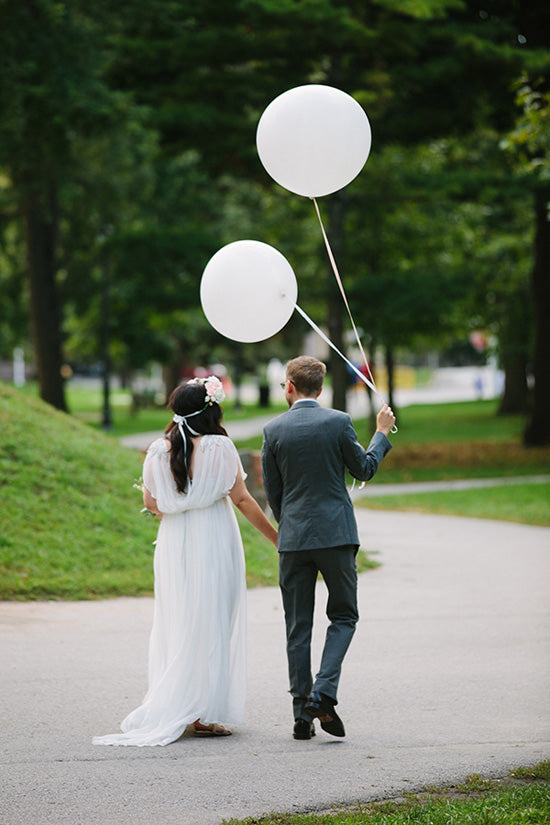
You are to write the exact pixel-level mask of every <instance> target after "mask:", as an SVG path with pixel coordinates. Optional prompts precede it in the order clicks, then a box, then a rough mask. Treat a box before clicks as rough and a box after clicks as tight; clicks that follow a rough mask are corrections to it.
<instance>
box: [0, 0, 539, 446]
mask: <svg viewBox="0 0 550 825" xmlns="http://www.w3.org/2000/svg"><path fill="white" fill-rule="evenodd" d="M549 41H550V6H549V5H548V2H547V0H530V2H521V0H487V2H484V0H377V2H346V1H345V0H235V1H234V2H231V3H229V2H225V0H201V2H198V3H197V2H187V0H146V1H145V0H126V2H123V3H112V2H108V0H95V2H94V3H88V2H83V0H70V1H69V2H67V1H66V0H65V1H64V0H55V2H54V0H25V2H21V0H1V2H0V53H1V54H2V61H1V64H0V95H1V103H2V113H3V114H2V119H1V120H0V294H1V300H0V379H1V380H3V381H5V382H10V383H15V385H16V386H17V387H19V388H20V389H21V390H22V391H24V392H29V393H33V392H34V393H36V394H38V395H40V397H41V398H42V399H43V400H44V401H47V402H48V403H49V404H51V405H53V406H54V407H57V408H58V409H61V410H66V411H71V412H79V411H80V412H81V413H82V415H83V416H84V417H86V416H88V418H89V419H90V421H95V422H98V424H99V426H102V427H103V428H104V429H106V430H110V429H112V428H113V426H114V424H115V423H116V418H117V410H121V409H124V410H125V411H126V412H128V413H129V414H131V415H134V416H139V415H141V414H142V411H143V410H154V409H158V408H159V407H160V408H162V407H163V406H164V404H165V403H166V398H167V396H168V394H169V393H170V391H171V390H172V389H173V387H174V386H176V385H177V383H178V382H179V381H180V380H182V378H184V377H190V376H193V375H201V374H209V373H210V372H214V373H215V374H217V375H219V376H220V377H221V378H222V379H223V380H224V383H225V386H226V389H227V392H228V399H229V403H230V404H233V405H234V406H235V407H236V408H237V409H238V408H239V406H241V405H246V404H248V403H254V404H257V405H258V406H259V407H266V408H267V407H269V406H270V405H271V404H272V403H273V401H274V397H275V396H274V393H276V391H277V388H278V382H279V381H280V377H281V371H282V370H283V364H284V361H285V359H287V358H289V357H292V356H294V355H296V354H299V353H308V354H312V355H316V356H318V357H321V358H323V359H327V361H328V362H329V382H328V383H329V387H328V389H329V392H330V395H329V396H328V400H329V401H330V402H331V403H332V404H333V405H334V406H336V407H338V408H340V409H346V408H349V409H350V411H352V412H355V406H354V405H357V404H359V405H360V406H361V409H362V410H364V409H365V406H364V405H365V404H366V403H367V401H368V399H367V395H366V392H365V390H364V388H363V387H362V386H360V387H359V388H358V387H357V386H356V381H355V380H354V376H353V373H351V374H350V371H349V368H347V367H346V365H345V363H344V362H343V361H342V360H341V359H340V358H339V357H338V356H331V354H329V352H328V351H327V350H326V348H325V347H324V345H323V343H322V341H321V340H320V339H319V338H318V337H316V336H315V335H314V334H311V333H310V332H309V331H308V328H307V327H306V325H305V324H304V321H303V320H302V319H301V318H300V317H298V316H296V315H295V316H293V317H292V318H291V320H290V321H289V323H288V324H287V325H286V327H285V328H284V329H283V330H282V331H281V332H280V333H278V334H277V335H276V336H274V337H273V338H271V339H269V340H267V341H265V342H262V343H260V344H239V343H236V342H232V341H229V340H227V339H225V338H222V337H221V336H220V335H218V334H217V333H216V332H215V331H214V330H213V329H212V328H211V327H210V325H209V324H208V322H207V321H206V319H205V317H204V315H203V312H202V310H201V307H200V300H199V284H200V278H201V275H202V272H203V270H204V267H205V265H206V263H207V262H208V260H209V259H210V257H211V256H212V255H213V254H214V252H216V250H217V249H219V248H220V247H221V246H222V245H223V244H226V243H229V242H230V241H233V240H237V239H241V238H252V239H257V240H262V241H264V242H266V243H269V244H272V245H273V246H275V247H276V248H278V249H279V250H280V251H281V252H282V253H283V254H284V255H285V257H286V258H287V259H288V260H289V262H290V263H291V265H292V267H293V269H294V271H295V272H296V275H297V279H298V284H299V295H300V304H301V305H302V306H303V307H304V309H305V310H306V311H307V312H308V313H309V315H310V316H311V317H312V318H313V319H314V320H315V321H316V322H317V323H318V324H319V325H320V326H321V327H323V329H325V330H326V332H327V334H328V335H329V337H330V338H331V340H332V341H333V342H334V343H335V344H336V345H337V346H338V347H339V348H340V349H341V350H342V351H344V352H346V354H347V356H348V358H350V359H351V360H353V361H357V363H358V364H359V363H360V361H359V356H358V352H357V351H356V350H355V349H354V345H353V338H352V337H350V335H349V330H348V321H347V315H346V312H345V307H344V305H343V302H342V299H341V297H340V295H339V293H338V291H337V286H336V283H335V280H334V277H333V274H332V271H331V270H330V267H329V262H328V259H327V256H326V252H325V249H324V246H323V242H322V237H321V234H320V232H319V226H318V223H317V219H316V216H315V213H314V210H313V206H312V204H311V202H310V200H309V199H307V198H302V197H299V196H297V195H293V194H291V193H290V192H288V191H286V190H284V189H282V188H281V187H280V186H278V185H277V184H275V183H273V181H272V180H271V179H270V178H269V176H268V175H267V173H266V172H265V170H264V169H263V167H262V165H261V164H260V162H259V159H258V156H257V153H256V147H255V132H256V126H257V123H258V120H259V117H260V116H261V114H262V112H263V110H264V109H265V107H266V106H267V105H268V104H269V103H270V102H271V101H272V100H273V99H274V98H275V97H276V96H277V95H279V94H281V93H282V92H284V91H286V90H287V89H289V88H292V87H294V86H298V85H301V84H305V83H323V84H327V85H332V86H335V87H337V88H339V89H342V90H344V91H346V92H347V93H349V94H350V95H352V96H353V97H354V98H355V99H356V100H357V101H358V102H359V103H360V104H361V105H362V106H363V108H364V109H365V111H366V112H367V115H368V117H369V120H370V123H371V126H372V132H373V144H372V150H371V153H370V157H369V159H368V161H367V164H366V166H365V168H364V169H363V171H362V173H361V174H360V175H359V176H358V177H357V178H356V179H355V180H354V181H353V182H352V183H351V184H350V185H349V186H348V187H346V189H345V190H343V191H341V192H338V193H336V194H335V195H331V196H329V197H327V198H323V199H320V209H321V211H322V214H323V219H324V221H325V224H326V226H327V232H328V235H329V238H330V241H331V245H332V248H333V250H334V253H335V256H336V259H337V261H338V264H339V268H340V272H341V274H342V277H343V281H344V284H345V287H346V291H347V293H348V297H349V300H350V304H351V308H352V312H353V315H354V318H355V320H356V323H357V325H358V327H359V328H360V333H361V338H362V341H363V344H364V347H365V349H366V351H367V353H368V358H369V360H370V363H371V366H372V370H373V372H374V375H375V378H376V381H377V385H378V386H379V389H380V390H381V392H383V393H384V394H385V395H386V396H387V397H388V398H389V400H390V403H392V406H394V407H397V408H398V407H399V406H400V405H405V404H409V403H414V402H415V400H419V399H420V400H427V401H438V400H439V401H452V400H468V399H497V401H498V403H497V404H496V405H495V407H494V413H495V415H499V416H503V415H515V416H517V415H521V416H522V435H521V438H522V440H523V441H524V443H525V444H526V445H532V446H539V445H540V446H542V445H545V444H548V443H550V377H549V370H548V363H549V360H548V359H549V358H550V324H549V321H550V295H549V293H550V223H549V203H550V107H549V101H550V83H549V81H550V51H549V49H548V46H549V45H550V42H549ZM79 388H80V389H82V390H83V392H84V393H86V392H88V393H90V395H88V396H85V395H82V394H81V395H78V393H76V392H75V391H76V390H77V389H79ZM79 399H80V400H79ZM83 399H85V400H83ZM90 399H92V401H90ZM357 399H360V400H359V401H358V400H357ZM276 401H277V402H280V401H281V398H280V391H279V393H278V394H277V397H276ZM79 405H80V406H79ZM371 414H372V411H371ZM140 428H141V429H143V430H147V429H150V427H149V425H148V423H147V422H146V421H143V423H142V424H141V425H140V424H138V425H137V426H135V427H134V429H135V430H136V431H137V430H139V429H140Z"/></svg>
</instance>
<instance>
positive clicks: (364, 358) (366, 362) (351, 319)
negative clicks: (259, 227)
mask: <svg viewBox="0 0 550 825" xmlns="http://www.w3.org/2000/svg"><path fill="white" fill-rule="evenodd" d="M311 200H312V201H313V203H314V205H315V211H316V212H317V217H318V218H319V224H320V226H321V232H322V233H323V238H324V241H325V246H326V248H327V252H328V257H329V260H330V263H331V264H332V269H333V271H334V277H335V278H336V283H337V284H338V286H339V288H340V292H341V293H342V298H343V299H344V304H345V305H346V309H347V311H348V315H349V319H350V321H351V325H352V327H353V331H354V333H355V340H356V341H357V346H358V347H359V350H360V352H361V355H362V356H363V361H364V362H365V367H366V368H367V373H368V376H369V378H370V380H371V381H372V383H373V385H374V383H375V382H374V376H373V374H372V372H371V369H370V366H369V362H368V360H367V356H366V355H365V350H364V349H363V345H362V343H361V339H360V337H359V333H358V332H357V327H356V326H355V321H354V320H353V315H352V314H351V309H350V306H349V303H348V299H347V295H346V290H345V289H344V284H343V283H342V279H341V277H340V273H339V272H338V267H337V266H336V261H335V259H334V255H333V254H332V249H331V248H330V243H329V241H328V238H327V233H326V232H325V227H324V226H323V221H322V219H321V212H320V211H319V206H318V204H317V201H316V199H315V198H311ZM373 389H374V392H376V393H377V390H376V387H373ZM377 394H378V393H377Z"/></svg>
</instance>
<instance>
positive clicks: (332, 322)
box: [327, 192, 348, 412]
mask: <svg viewBox="0 0 550 825" xmlns="http://www.w3.org/2000/svg"><path fill="white" fill-rule="evenodd" d="M327 235H328V239H329V243H330V246H331V249H332V252H333V255H334V260H335V261H336V264H337V265H338V263H339V261H341V260H342V252H343V247H344V193H343V192H337V193H336V194H334V195H333V196H332V198H331V201H330V211H329V227H328V233H327ZM328 278H329V282H328V289H327V296H328V330H329V338H330V340H331V341H332V343H333V344H334V345H335V346H336V347H338V349H339V350H340V352H342V353H344V355H345V354H346V353H345V345H344V309H345V307H344V302H343V298H342V295H341V293H340V290H339V288H338V284H337V283H336V279H335V277H334V272H333V271H332V267H331V266H330V264H329V271H328ZM330 374H331V377H332V406H333V407H334V409H336V410H343V411H344V412H345V410H346V406H347V405H346V395H347V388H348V375H347V370H346V364H345V362H344V361H342V359H341V358H340V356H339V355H338V354H337V353H336V352H334V350H331V354H330Z"/></svg>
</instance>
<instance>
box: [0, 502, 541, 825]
mask: <svg viewBox="0 0 550 825" xmlns="http://www.w3.org/2000/svg"><path fill="white" fill-rule="evenodd" d="M357 518H358V523H359V529H360V535H361V540H362V544H363V546H364V547H366V548H368V549H369V550H370V551H373V552H375V553H376V554H377V558H378V559H379V561H380V562H381V565H382V566H381V567H380V568H379V569H377V570H376V571H372V572H368V573H365V574H363V575H362V576H361V577H360V584H359V602H360V613H361V620H360V622H359V626H358V631H357V634H356V637H355V639H354V641H353V643H352V645H351V648H350V651H349V654H348V657H347V659H346V662H345V666H344V672H343V677H342V682H341V686H340V695H339V698H340V704H339V711H340V713H341V716H342V718H343V720H344V722H345V724H346V729H347V736H346V738H345V739H335V738H333V737H330V736H328V735H327V734H325V733H323V732H322V731H318V735H317V736H316V737H315V738H314V739H312V740H311V741H306V742H297V741H295V740H293V739H292V736H291V730H292V718H291V703H290V697H289V696H288V693H287V689H288V685H287V677H286V657H285V644H284V625H283V616H282V610H281V604H280V596H279V592H278V590H277V589H276V588H265V589H258V590H252V591H250V592H249V594H248V608H249V617H248V629H249V640H248V649H249V695H248V711H247V722H246V724H245V725H244V726H242V728H239V729H237V730H235V733H234V735H233V736H231V737H228V738H227V739H221V740H220V739H204V740H197V739H182V740H180V741H178V742H176V743H174V744H172V745H170V746H168V747H166V748H144V749H139V748H128V749H126V748H119V749H117V748H98V747H94V746H92V745H91V737H92V735H93V734H100V733H106V732H109V731H114V730H116V728H117V725H118V722H119V721H120V719H121V718H122V717H123V716H124V715H125V714H126V713H127V712H128V710H130V709H131V708H132V707H135V706H136V705H137V704H138V703H139V702H140V700H141V699H142V697H143V694H144V691H145V687H146V669H147V642H148V635H149V631H150V626H151V619H152V600H151V599H115V600H111V601H98V602H76V603H61V602H37V603H17V602H14V603H8V602H3V603H0V625H1V634H0V640H1V641H0V656H1V660H2V663H3V667H2V671H1V677H0V680H1V688H0V696H1V699H0V707H1V710H2V717H3V726H2V730H3V732H4V737H3V745H4V747H3V752H2V757H1V759H0V765H1V771H2V778H1V780H0V781H1V783H2V794H1V801H0V821H2V823H3V825H28V823H31V822H32V823H33V825H60V823H70V825H153V824H154V823H157V822H161V823H163V825H219V823H220V822H221V820H222V818H230V817H238V818H244V817H246V816H259V815H261V814H262V813H265V812H269V811H284V810H291V811H303V810H312V809H319V810H322V809H325V808H327V807H328V806H330V805H336V804H340V803H347V804H353V803H355V802H357V800H365V801H366V800H369V799H380V798H386V797H391V796H395V795H399V794H402V793H403V792H405V791H412V790H414V789H416V788H419V787H421V786H425V785H430V784H438V783H445V782H452V781H460V780H463V779H464V778H465V777H466V776H467V775H468V774H472V773H480V774H484V775H488V776H498V775H502V774H503V773H505V772H506V771H508V770H509V769H511V768H513V767H514V766H517V765H522V764H523V765H527V764H530V763H533V762H536V761H540V760H542V759H548V758H550V712H549V711H550V649H549V646H548V630H549V627H550V600H549V599H548V581H549V575H550V528H542V527H530V526H524V525H518V524H511V523H506V524H503V523H499V522H494V521H484V520H480V519H461V518H450V517H445V516H424V515H419V514H409V513H395V512H378V511H374V510H364V509H362V508H359V509H358V511H357ZM324 599H325V591H324V585H323V584H319V599H318V611H319V613H318V628H317V632H316V634H315V637H314V667H315V666H316V665H317V664H318V661H319V651H320V648H321V645H322V641H323V638H322V637H323V626H324V617H323V607H324Z"/></svg>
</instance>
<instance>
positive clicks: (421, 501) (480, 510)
mask: <svg viewBox="0 0 550 825" xmlns="http://www.w3.org/2000/svg"><path fill="white" fill-rule="evenodd" d="M355 504H356V506H359V507H366V508H367V509H370V510H407V511H409V512H415V513H439V514H440V515H451V516H469V517H473V518H488V519H499V520H500V521H515V522H519V523H522V524H535V525H539V526H546V527H549V526H550V482H548V483H543V484H529V483H528V482H526V483H524V484H514V485H510V486H502V487H482V488H480V489H472V490H452V491H451V490H449V491H442V492H436V493H433V492H431V493H414V494H410V493H409V494H407V493H403V494H402V495H395V496H394V495H391V496H383V497H382V496H381V497H380V498H375V497H372V498H368V499H367V498H364V499H359V500H357V501H356V502H355Z"/></svg>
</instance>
